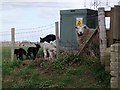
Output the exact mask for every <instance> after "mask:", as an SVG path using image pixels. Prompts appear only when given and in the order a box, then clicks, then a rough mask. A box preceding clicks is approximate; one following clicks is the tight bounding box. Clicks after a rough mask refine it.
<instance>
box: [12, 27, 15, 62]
mask: <svg viewBox="0 0 120 90" xmlns="http://www.w3.org/2000/svg"><path fill="white" fill-rule="evenodd" d="M14 46H15V28H11V61H13V60H14Z"/></svg>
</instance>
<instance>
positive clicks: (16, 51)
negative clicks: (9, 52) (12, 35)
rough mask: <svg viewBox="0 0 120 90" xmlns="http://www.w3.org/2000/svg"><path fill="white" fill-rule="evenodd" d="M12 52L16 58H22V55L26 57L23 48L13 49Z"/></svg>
mask: <svg viewBox="0 0 120 90" xmlns="http://www.w3.org/2000/svg"><path fill="white" fill-rule="evenodd" d="M14 54H15V55H16V57H17V60H18V59H19V60H23V55H25V56H26V57H27V54H26V51H25V50H24V49H23V48H18V49H14Z"/></svg>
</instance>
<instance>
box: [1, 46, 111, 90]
mask: <svg viewBox="0 0 120 90" xmlns="http://www.w3.org/2000/svg"><path fill="white" fill-rule="evenodd" d="M2 51H3V52H2V56H3V59H2V60H3V62H2V64H3V66H2V74H3V80H2V82H3V88H5V87H6V88H53V89H54V90H56V88H108V87H110V83H109V82H110V81H109V80H110V75H109V74H108V73H106V72H105V71H104V68H103V67H102V66H101V65H100V62H99V60H98V59H95V58H91V57H89V58H88V57H82V56H79V55H75V54H73V53H72V54H66V55H64V56H63V57H60V58H58V59H55V60H54V62H49V61H44V60H43V61H42V63H35V62H34V61H33V60H30V61H27V62H29V63H27V64H25V65H23V64H24V63H25V61H16V60H15V61H14V62H11V60H10V48H6V47H5V48H3V50H2ZM39 53H41V54H43V53H42V51H41V50H40V51H39ZM38 55H39V54H38ZM38 57H41V56H38ZM73 61H74V63H73ZM71 63H73V64H71Z"/></svg>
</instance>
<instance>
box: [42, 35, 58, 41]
mask: <svg viewBox="0 0 120 90" xmlns="http://www.w3.org/2000/svg"><path fill="white" fill-rule="evenodd" d="M54 40H56V36H55V35H53V34H49V35H47V36H45V37H44V38H41V37H40V43H43V42H45V41H46V42H48V43H50V41H54Z"/></svg>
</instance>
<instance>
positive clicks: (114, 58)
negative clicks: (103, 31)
mask: <svg viewBox="0 0 120 90" xmlns="http://www.w3.org/2000/svg"><path fill="white" fill-rule="evenodd" d="M110 56H111V57H110V74H111V76H112V77H111V88H119V89H120V42H119V43H115V44H113V45H111V53H110Z"/></svg>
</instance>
